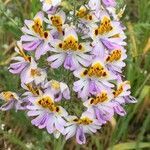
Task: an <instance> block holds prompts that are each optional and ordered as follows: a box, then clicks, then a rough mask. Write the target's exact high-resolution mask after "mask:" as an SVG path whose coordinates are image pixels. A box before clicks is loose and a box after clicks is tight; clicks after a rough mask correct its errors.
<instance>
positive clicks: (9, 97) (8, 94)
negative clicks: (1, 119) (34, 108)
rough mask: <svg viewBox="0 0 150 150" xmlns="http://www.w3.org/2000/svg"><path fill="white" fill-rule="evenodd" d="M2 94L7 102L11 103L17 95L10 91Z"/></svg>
mask: <svg viewBox="0 0 150 150" xmlns="http://www.w3.org/2000/svg"><path fill="white" fill-rule="evenodd" d="M1 94H2V97H3V98H4V100H5V101H10V100H12V99H16V97H15V95H14V94H13V93H12V92H10V91H8V92H2V93H1Z"/></svg>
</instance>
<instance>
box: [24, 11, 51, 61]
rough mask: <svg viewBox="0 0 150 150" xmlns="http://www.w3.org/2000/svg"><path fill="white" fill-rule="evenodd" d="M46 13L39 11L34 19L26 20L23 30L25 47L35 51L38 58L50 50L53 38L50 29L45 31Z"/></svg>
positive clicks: (27, 49)
mask: <svg viewBox="0 0 150 150" xmlns="http://www.w3.org/2000/svg"><path fill="white" fill-rule="evenodd" d="M43 20H44V14H43V12H38V13H37V14H36V16H35V17H34V19H33V21H32V20H25V26H24V27H23V28H22V31H23V33H24V34H25V35H23V36H22V37H21V41H22V42H23V48H24V49H25V50H26V51H34V50H36V51H35V57H36V59H39V58H40V57H41V56H42V55H44V54H46V52H47V51H49V50H50V48H51V46H50V41H52V40H53V38H52V36H51V34H50V31H45V30H44V27H43Z"/></svg>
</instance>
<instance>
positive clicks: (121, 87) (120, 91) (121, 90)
mask: <svg viewBox="0 0 150 150" xmlns="http://www.w3.org/2000/svg"><path fill="white" fill-rule="evenodd" d="M122 92H123V85H120V86H119V87H118V89H117V90H116V91H114V92H113V94H114V97H115V98H116V97H117V96H119V95H120V94H121V93H122Z"/></svg>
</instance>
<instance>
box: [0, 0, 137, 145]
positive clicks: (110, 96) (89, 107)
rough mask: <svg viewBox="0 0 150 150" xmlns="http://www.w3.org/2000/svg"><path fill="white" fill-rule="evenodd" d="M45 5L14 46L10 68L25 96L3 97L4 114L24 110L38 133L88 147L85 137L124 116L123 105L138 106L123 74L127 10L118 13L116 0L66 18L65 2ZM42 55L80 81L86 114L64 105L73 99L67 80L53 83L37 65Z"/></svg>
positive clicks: (92, 1) (98, 0)
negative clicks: (74, 112) (70, 110)
mask: <svg viewBox="0 0 150 150" xmlns="http://www.w3.org/2000/svg"><path fill="white" fill-rule="evenodd" d="M41 2H42V5H43V7H42V11H40V12H38V13H37V14H36V15H35V17H34V18H33V20H25V22H24V27H23V28H22V32H23V35H22V36H21V39H20V41H18V42H17V44H16V47H15V51H16V52H17V53H18V56H17V57H14V58H13V63H12V64H10V67H9V71H10V72H11V73H12V74H16V75H18V76H20V80H21V87H22V88H23V89H24V91H25V92H24V93H23V94H20V93H19V94H18V93H14V92H11V91H6V92H2V93H1V94H0V98H1V99H2V100H4V101H5V104H4V105H2V106H1V107H0V109H1V110H2V111H7V110H10V109H12V108H14V109H16V110H22V111H23V110H24V111H26V112H27V115H28V116H29V117H32V121H31V123H32V124H33V125H34V126H37V127H38V128H39V129H46V130H47V132H48V133H49V134H54V137H56V138H58V137H59V136H60V135H61V134H62V135H64V136H65V137H66V139H69V138H71V137H73V136H74V135H75V136H76V141H77V143H78V144H85V143H86V137H85V134H87V133H89V134H91V133H96V131H97V130H99V129H100V128H101V126H102V125H103V124H106V123H107V122H108V121H110V120H111V119H112V117H113V116H114V114H118V115H120V116H124V115H125V114H126V112H125V110H124V108H123V106H124V105H125V104H126V103H135V102H136V100H135V98H133V97H132V96H131V95H130V94H131V92H130V88H131V87H130V83H129V81H123V74H122V71H123V68H124V67H125V65H126V64H125V62H124V60H125V59H126V58H127V55H126V49H125V46H126V42H125V39H126V36H125V34H124V30H125V27H124V26H123V25H122V24H121V21H120V18H121V15H122V13H123V9H121V10H120V12H118V13H117V9H116V7H117V3H116V2H115V0H89V1H86V2H87V3H84V4H83V5H82V6H80V7H79V8H77V9H76V10H70V12H67V13H66V12H65V11H63V1H61V0H41ZM64 10H65V9H64ZM31 54H32V55H31ZM41 56H48V57H47V58H46V60H47V62H48V63H47V64H49V66H50V67H51V68H53V69H58V68H59V67H62V66H63V68H64V69H66V70H69V71H70V72H71V73H73V75H74V76H75V78H74V79H75V80H76V81H74V84H73V89H72V90H73V91H74V92H76V93H77V96H78V99H81V100H82V101H83V105H84V107H85V109H84V110H86V111H84V110H81V111H84V112H83V113H82V115H81V116H80V117H77V116H72V115H69V114H68V112H67V110H65V109H64V108H63V107H62V106H60V103H59V102H60V101H64V100H65V99H66V100H69V99H71V95H70V90H71V89H70V88H69V86H68V85H67V84H66V83H64V82H63V81H61V82H60V81H56V80H54V79H51V80H50V81H49V80H48V78H47V77H48V75H47V70H48V69H45V68H40V67H39V64H38V63H39V61H40V58H41ZM14 61H15V62H14ZM50 67H49V68H50ZM49 78H51V77H49ZM70 103H71V100H70Z"/></svg>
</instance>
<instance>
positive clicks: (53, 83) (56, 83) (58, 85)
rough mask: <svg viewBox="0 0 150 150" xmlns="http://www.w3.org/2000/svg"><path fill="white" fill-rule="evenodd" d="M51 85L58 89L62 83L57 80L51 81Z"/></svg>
mask: <svg viewBox="0 0 150 150" xmlns="http://www.w3.org/2000/svg"><path fill="white" fill-rule="evenodd" d="M51 86H52V88H54V89H56V90H58V89H60V83H59V82H57V81H55V80H52V81H51Z"/></svg>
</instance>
